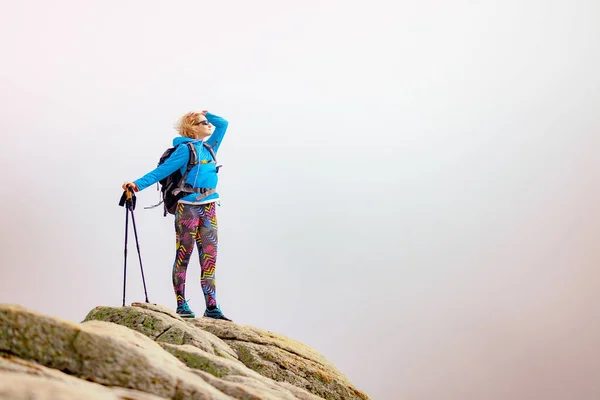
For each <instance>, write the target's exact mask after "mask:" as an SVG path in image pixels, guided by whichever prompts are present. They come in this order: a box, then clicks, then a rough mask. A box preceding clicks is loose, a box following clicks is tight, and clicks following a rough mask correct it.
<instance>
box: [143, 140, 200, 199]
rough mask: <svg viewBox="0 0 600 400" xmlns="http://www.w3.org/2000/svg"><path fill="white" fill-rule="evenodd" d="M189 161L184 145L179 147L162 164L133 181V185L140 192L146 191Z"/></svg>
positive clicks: (188, 154) (188, 153)
mask: <svg viewBox="0 0 600 400" xmlns="http://www.w3.org/2000/svg"><path fill="white" fill-rule="evenodd" d="M189 159H190V152H189V150H188V147H187V146H186V145H179V146H178V147H177V149H175V151H174V152H173V154H171V155H170V156H169V158H167V159H166V160H165V162H164V163H162V164H161V165H159V166H158V167H156V168H155V169H153V170H152V171H150V172H148V173H147V174H146V175H144V176H142V177H141V178H139V179H137V180H135V181H134V182H133V183H135V184H136V185H137V187H138V189H139V190H140V191H142V190H144V189H146V188H147V187H148V186H152V185H154V184H155V183H156V182H158V181H160V180H161V179H164V178H166V177H167V176H169V175H171V174H172V173H173V172H175V171H177V170H178V169H179V168H181V167H183V166H184V165H187V163H188V161H189Z"/></svg>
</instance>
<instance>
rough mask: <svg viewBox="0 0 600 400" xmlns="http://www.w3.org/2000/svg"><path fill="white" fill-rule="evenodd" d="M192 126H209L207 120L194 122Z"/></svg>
mask: <svg viewBox="0 0 600 400" xmlns="http://www.w3.org/2000/svg"><path fill="white" fill-rule="evenodd" d="M194 125H210V122H208V121H207V120H202V121H198V122H196V123H195V124H194Z"/></svg>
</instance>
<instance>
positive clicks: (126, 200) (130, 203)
mask: <svg viewBox="0 0 600 400" xmlns="http://www.w3.org/2000/svg"><path fill="white" fill-rule="evenodd" d="M135 204H136V198H135V194H134V193H133V191H132V190H131V189H128V190H126V191H125V192H123V195H122V196H121V200H120V201H119V205H120V206H121V207H123V206H125V251H124V256H125V261H124V264H123V307H125V289H126V279H127V236H128V235H127V232H128V230H129V229H128V228H129V213H131V222H132V223H133V233H134V235H135V244H136V247H137V252H138V259H139V261H140V271H141V272H142V283H143V285H144V295H145V296H146V303H149V302H150V301H149V300H148V291H147V289H146V278H145V276H144V267H143V266H142V254H141V252H140V242H139V239H138V234H137V227H136V225H135V216H134V213H133V210H134V209H135Z"/></svg>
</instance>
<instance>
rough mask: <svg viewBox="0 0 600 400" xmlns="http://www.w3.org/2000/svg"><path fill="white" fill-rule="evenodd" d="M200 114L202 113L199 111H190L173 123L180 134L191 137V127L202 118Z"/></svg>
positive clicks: (192, 133)
mask: <svg viewBox="0 0 600 400" xmlns="http://www.w3.org/2000/svg"><path fill="white" fill-rule="evenodd" d="M201 115H203V114H202V113H200V112H196V111H190V112H189V113H187V114H185V115H184V116H183V117H181V118H180V119H179V121H178V122H177V124H176V125H175V129H176V130H177V132H178V133H179V134H180V135H181V136H183V137H187V138H192V139H193V138H194V132H193V129H194V126H195V125H196V124H198V123H199V122H200V120H201V119H203V118H200V116H201Z"/></svg>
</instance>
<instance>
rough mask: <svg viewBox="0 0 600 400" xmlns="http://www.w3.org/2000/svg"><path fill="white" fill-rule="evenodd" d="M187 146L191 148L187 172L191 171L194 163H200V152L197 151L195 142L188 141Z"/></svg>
mask: <svg viewBox="0 0 600 400" xmlns="http://www.w3.org/2000/svg"><path fill="white" fill-rule="evenodd" d="M186 146H187V147H188V149H189V150H190V159H189V161H188V166H187V172H189V171H190V170H191V169H192V167H193V166H194V165H196V164H198V154H197V153H196V146H194V143H193V142H187V143H186Z"/></svg>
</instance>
